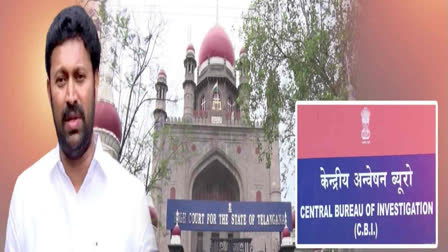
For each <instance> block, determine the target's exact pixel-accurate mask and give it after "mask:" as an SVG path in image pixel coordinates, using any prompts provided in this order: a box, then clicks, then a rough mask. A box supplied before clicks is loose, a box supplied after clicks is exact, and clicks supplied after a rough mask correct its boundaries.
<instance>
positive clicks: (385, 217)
mask: <svg viewBox="0 0 448 252" xmlns="http://www.w3.org/2000/svg"><path fill="white" fill-rule="evenodd" d="M296 116H297V117H296V119H297V143H296V144H297V145H296V147H297V210H296V214H297V216H296V221H297V222H296V228H297V231H296V247H297V248H316V247H322V248H348V247H350V248H435V247H437V238H438V237H437V236H438V233H437V222H438V219H437V218H438V217H437V209H438V207H437V103H436V102H432V101H419V102H407V101H400V102H398V101H393V102H383V101H381V102H366V101H356V102H351V101H350V102H298V103H297V104H296Z"/></svg>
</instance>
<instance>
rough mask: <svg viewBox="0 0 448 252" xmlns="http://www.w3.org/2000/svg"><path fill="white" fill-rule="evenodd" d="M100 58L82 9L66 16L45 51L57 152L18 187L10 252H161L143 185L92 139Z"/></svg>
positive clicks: (37, 165)
mask: <svg viewBox="0 0 448 252" xmlns="http://www.w3.org/2000/svg"><path fill="white" fill-rule="evenodd" d="M100 54H101V45H100V42H99V40H98V35H97V31H96V28H95V25H94V24H93V22H92V20H91V19H90V18H89V16H88V15H87V13H86V12H85V11H84V9H82V8H81V7H79V6H75V7H70V8H67V9H64V10H62V11H61V12H60V13H59V14H58V15H57V16H56V18H55V19H54V20H53V23H52V24H51V26H50V29H49V31H48V33H47V42H46V49H45V66H46V70H47V76H48V80H47V92H48V97H49V99H50V103H51V109H52V113H53V120H54V124H55V128H56V133H57V137H58V143H59V144H58V146H57V147H56V148H55V149H53V150H52V151H50V152H49V153H48V154H46V155H45V156H44V157H43V158H41V159H40V160H39V161H37V162H36V163H35V164H33V165H32V166H31V167H30V168H28V169H27V170H25V171H24V172H23V173H22V174H21V175H20V176H19V178H18V179H17V181H16V185H15V187H14V192H13V195H12V199H11V205H10V210H9V217H8V226H7V232H6V245H5V251H145V252H146V251H157V249H156V242H155V238H154V231H153V228H152V224H151V220H150V216H149V211H148V207H147V203H146V195H145V191H144V187H143V185H142V184H141V182H140V181H139V180H138V179H137V178H135V177H134V176H132V175H131V174H129V172H127V171H126V170H125V169H124V168H122V167H121V166H120V164H119V163H118V162H116V161H115V160H114V159H113V158H112V157H111V156H110V155H109V154H107V153H106V152H104V151H103V150H102V147H101V142H100V140H99V138H97V137H96V136H95V135H94V134H93V120H94V114H95V100H96V95H97V87H98V81H99V73H98V71H99V62H100Z"/></svg>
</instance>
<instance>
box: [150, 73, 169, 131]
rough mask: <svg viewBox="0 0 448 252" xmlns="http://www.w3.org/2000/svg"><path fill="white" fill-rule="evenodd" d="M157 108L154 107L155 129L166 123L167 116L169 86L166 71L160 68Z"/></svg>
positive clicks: (157, 84) (157, 83)
mask: <svg viewBox="0 0 448 252" xmlns="http://www.w3.org/2000/svg"><path fill="white" fill-rule="evenodd" d="M156 92H157V98H156V109H154V112H153V114H154V122H155V129H156V130H159V129H160V128H162V127H163V126H164V125H165V121H166V118H167V114H166V110H165V105H166V102H165V100H166V93H167V92H168V86H167V84H166V73H165V71H164V70H160V72H159V75H158V77H157V82H156Z"/></svg>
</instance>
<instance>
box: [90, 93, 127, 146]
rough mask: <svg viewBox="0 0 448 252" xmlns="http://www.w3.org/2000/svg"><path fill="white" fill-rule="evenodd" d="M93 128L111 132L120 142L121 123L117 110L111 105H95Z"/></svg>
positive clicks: (101, 102)
mask: <svg viewBox="0 0 448 252" xmlns="http://www.w3.org/2000/svg"><path fill="white" fill-rule="evenodd" d="M93 126H94V127H97V128H101V129H105V130H108V131H110V132H112V134H114V135H115V136H116V137H117V138H118V141H120V142H121V121H120V117H119V116H118V112H117V109H116V108H115V107H114V106H113V105H112V104H110V103H108V102H104V101H99V102H97V103H96V105H95V120H94V123H93Z"/></svg>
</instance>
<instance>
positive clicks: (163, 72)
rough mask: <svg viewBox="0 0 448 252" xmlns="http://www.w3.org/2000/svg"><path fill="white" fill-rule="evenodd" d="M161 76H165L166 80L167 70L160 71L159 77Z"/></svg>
mask: <svg viewBox="0 0 448 252" xmlns="http://www.w3.org/2000/svg"><path fill="white" fill-rule="evenodd" d="M160 75H163V76H165V78H166V73H165V70H163V69H160V71H159V76H160Z"/></svg>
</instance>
